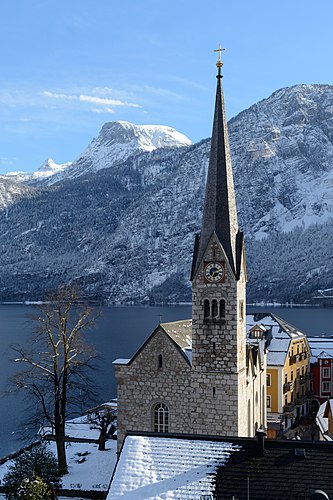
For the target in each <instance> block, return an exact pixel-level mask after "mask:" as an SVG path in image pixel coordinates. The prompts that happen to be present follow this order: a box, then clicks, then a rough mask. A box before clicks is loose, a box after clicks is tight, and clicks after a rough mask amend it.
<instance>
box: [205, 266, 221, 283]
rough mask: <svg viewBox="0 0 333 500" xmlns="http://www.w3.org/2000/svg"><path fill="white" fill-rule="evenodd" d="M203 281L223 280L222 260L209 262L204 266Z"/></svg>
mask: <svg viewBox="0 0 333 500" xmlns="http://www.w3.org/2000/svg"><path fill="white" fill-rule="evenodd" d="M204 276H205V281H206V282H209V283H220V282H221V281H224V276H225V267H224V262H209V264H207V265H206V267H205V272H204Z"/></svg>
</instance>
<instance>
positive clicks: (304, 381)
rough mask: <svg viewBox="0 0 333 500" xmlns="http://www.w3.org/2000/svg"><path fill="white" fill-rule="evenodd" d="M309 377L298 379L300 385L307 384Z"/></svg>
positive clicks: (304, 376)
mask: <svg viewBox="0 0 333 500" xmlns="http://www.w3.org/2000/svg"><path fill="white" fill-rule="evenodd" d="M308 380H309V376H308V375H303V377H301V378H300V384H301V385H304V384H306V383H307V382H308Z"/></svg>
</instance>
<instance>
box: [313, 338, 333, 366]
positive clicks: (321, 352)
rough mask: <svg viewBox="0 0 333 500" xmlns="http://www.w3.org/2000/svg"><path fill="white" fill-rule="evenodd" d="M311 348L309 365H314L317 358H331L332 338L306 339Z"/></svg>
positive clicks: (332, 349) (332, 353) (332, 354)
mask: <svg viewBox="0 0 333 500" xmlns="http://www.w3.org/2000/svg"><path fill="white" fill-rule="evenodd" d="M308 342H309V346H310V348H311V358H310V362H311V363H316V362H317V359H318V358H333V338H327V337H308Z"/></svg>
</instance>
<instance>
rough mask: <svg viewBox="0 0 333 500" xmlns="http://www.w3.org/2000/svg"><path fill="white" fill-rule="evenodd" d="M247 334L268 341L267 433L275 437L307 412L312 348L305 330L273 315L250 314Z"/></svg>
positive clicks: (270, 436)
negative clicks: (302, 330)
mask: <svg viewBox="0 0 333 500" xmlns="http://www.w3.org/2000/svg"><path fill="white" fill-rule="evenodd" d="M247 333H248V336H249V337H250V338H251V337H252V338H253V337H258V336H259V337H260V338H264V339H265V340H266V349H267V376H266V394H267V395H266V406H267V434H268V437H269V438H276V437H278V436H279V435H281V434H283V433H284V432H285V431H287V430H288V429H290V427H291V426H292V425H293V424H294V423H297V422H298V421H299V420H300V419H301V418H302V417H303V416H305V415H306V414H307V413H308V409H309V405H308V397H309V387H310V347H309V344H308V341H307V338H306V335H305V334H304V333H303V332H301V331H300V330H298V329H297V328H295V327H294V326H293V325H290V324H289V323H287V322H286V321H284V320H283V319H281V318H279V317H278V316H275V315H273V314H262V313H260V314H254V315H250V316H247Z"/></svg>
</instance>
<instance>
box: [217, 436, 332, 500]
mask: <svg viewBox="0 0 333 500" xmlns="http://www.w3.org/2000/svg"><path fill="white" fill-rule="evenodd" d="M239 442H240V444H241V439H240V440H239ZM295 450H298V451H297V453H298V454H299V456H298V455H296V453H295ZM302 450H304V452H303V451H302ZM302 455H303V456H302ZM332 470H333V449H332V445H331V444H330V443H325V442H312V441H311V442H310V441H279V440H274V441H273V440H272V441H270V440H267V441H266V442H265V452H264V454H263V456H262V457H260V456H258V455H257V456H256V454H255V450H254V449H253V448H252V449H251V447H249V446H242V449H241V450H240V451H239V453H233V454H232V455H231V456H230V459H229V460H228V462H227V463H226V464H225V465H224V466H223V467H220V468H219V470H218V473H217V478H216V498H217V499H218V500H230V499H231V498H237V499H246V498H251V499H252V500H267V499H269V500H281V498H283V499H284V500H289V499H290V500H301V499H302V500H304V499H309V498H310V495H311V493H312V492H313V491H314V490H323V491H325V492H326V494H327V495H328V497H329V498H333V478H332Z"/></svg>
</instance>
